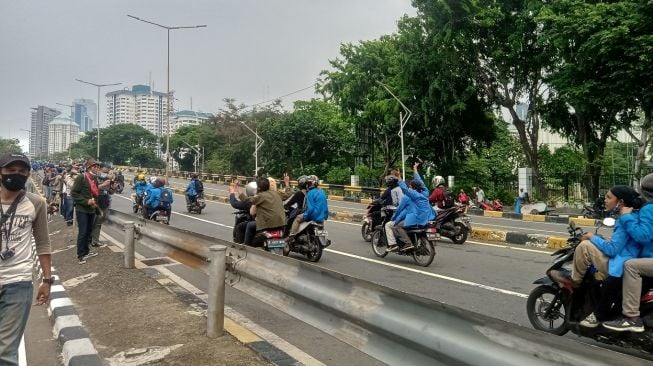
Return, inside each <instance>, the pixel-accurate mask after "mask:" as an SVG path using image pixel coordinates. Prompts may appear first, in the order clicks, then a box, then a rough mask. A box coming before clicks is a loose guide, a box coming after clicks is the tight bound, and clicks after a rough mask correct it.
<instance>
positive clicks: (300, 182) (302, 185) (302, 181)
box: [297, 175, 308, 189]
mask: <svg viewBox="0 0 653 366" xmlns="http://www.w3.org/2000/svg"><path fill="white" fill-rule="evenodd" d="M297 186H299V189H307V188H308V177H307V176H305V175H302V176H301V177H299V178H297Z"/></svg>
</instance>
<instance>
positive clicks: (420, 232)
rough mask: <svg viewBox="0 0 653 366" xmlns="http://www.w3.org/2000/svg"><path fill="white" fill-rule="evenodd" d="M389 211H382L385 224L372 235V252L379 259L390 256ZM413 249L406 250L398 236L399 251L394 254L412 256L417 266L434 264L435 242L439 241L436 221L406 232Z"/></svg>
mask: <svg viewBox="0 0 653 366" xmlns="http://www.w3.org/2000/svg"><path fill="white" fill-rule="evenodd" d="M387 211H388V210H386V209H384V210H382V217H383V223H382V224H381V225H378V226H376V227H375V228H374V233H373V234H372V251H373V252H374V255H376V256H377V257H379V258H384V257H385V256H387V255H388V253H390V252H388V239H387V236H386V232H385V223H386V222H387V221H388V220H389V218H390V217H391V216H389V215H388V212H387ZM406 232H407V234H408V236H409V237H410V241H411V243H412V245H413V248H411V249H406V250H404V249H403V248H404V247H405V246H406V243H404V242H403V240H402V239H401V237H400V236H398V235H397V245H398V246H399V249H398V250H396V251H394V252H392V253H395V254H399V255H406V256H412V257H413V260H414V261H415V263H417V265H419V266H422V267H428V266H430V265H431V263H433V259H434V258H435V245H436V244H435V242H436V239H437V230H436V223H435V221H429V222H428V223H427V224H426V226H422V227H416V228H413V229H408V230H406Z"/></svg>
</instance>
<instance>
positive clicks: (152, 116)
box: [106, 85, 172, 136]
mask: <svg viewBox="0 0 653 366" xmlns="http://www.w3.org/2000/svg"><path fill="white" fill-rule="evenodd" d="M106 97H107V125H115V124H118V123H133V124H136V125H139V126H141V127H143V128H145V129H146V130H148V131H150V132H152V133H153V134H155V135H157V136H164V135H165V133H166V125H167V120H166V116H167V113H168V106H167V100H168V98H167V97H166V93H161V92H156V91H152V89H151V88H150V87H149V86H147V85H134V86H133V87H132V89H131V90H128V89H125V90H118V91H114V92H109V93H107V94H106ZM171 107H172V106H171ZM170 124H171V125H172V118H171V120H170ZM171 130H172V128H171Z"/></svg>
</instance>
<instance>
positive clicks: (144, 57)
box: [0, 0, 415, 145]
mask: <svg viewBox="0 0 653 366" xmlns="http://www.w3.org/2000/svg"><path fill="white" fill-rule="evenodd" d="M127 14H131V15H135V16H137V17H140V18H143V19H147V20H151V21H154V22H157V23H160V24H164V25H169V26H187V25H197V24H206V25H207V27H206V28H200V29H189V30H175V31H172V32H171V37H170V41H171V56H170V63H171V77H170V79H171V81H170V83H171V89H173V90H175V97H176V98H178V99H179V100H178V101H175V104H176V105H175V108H178V109H188V108H190V104H191V98H192V103H193V109H195V110H201V111H205V112H214V111H216V110H218V109H219V108H220V107H221V106H222V105H223V103H222V99H223V98H226V97H232V98H236V99H237V100H238V101H239V102H242V103H245V104H248V105H249V104H254V103H259V102H262V101H265V100H268V99H272V98H275V97H279V96H282V95H285V94H288V93H291V92H293V91H296V90H299V89H303V88H305V87H308V86H310V85H312V84H313V83H314V82H315V80H316V78H317V77H318V74H319V72H320V71H321V70H323V69H325V68H328V60H329V59H333V58H335V57H337V56H338V54H339V52H338V50H339V46H340V44H341V43H346V42H357V41H359V40H366V39H372V38H376V37H378V36H380V35H382V34H387V33H391V32H394V31H395V30H396V25H397V20H398V19H399V18H400V17H401V16H402V15H404V14H411V15H412V14H415V10H414V9H413V8H412V7H411V5H410V0H231V1H227V0H156V1H155V0H148V1H145V0H142V1H134V0H113V1H88V0H58V1H51V0H38V1H36V0H24V1H10V0H0V95H1V96H2V98H1V99H0V100H1V101H2V104H1V105H0V107H1V108H0V136H2V137H4V138H8V137H11V138H19V139H20V140H21V142H24V144H25V145H26V141H27V132H24V131H20V129H29V128H30V108H31V107H36V106H37V105H40V104H43V105H47V106H51V107H59V106H57V105H56V104H55V103H57V102H59V103H64V104H71V102H72V100H73V99H75V98H89V99H93V100H95V99H97V89H96V88H94V87H92V86H88V85H84V84H81V83H78V82H76V81H75V78H79V79H83V80H88V81H91V82H94V83H98V84H109V83H116V82H121V83H123V85H121V86H120V88H122V87H131V86H132V85H134V84H147V83H148V81H149V80H150V78H151V80H152V82H153V84H154V88H155V90H158V91H163V92H165V88H166V36H167V35H166V31H165V30H164V29H161V28H157V27H155V26H153V25H149V24H146V23H142V22H139V21H136V20H133V19H131V18H129V17H127ZM112 90H115V89H112ZM106 91H110V90H106ZM103 94H104V92H103ZM312 95H313V93H312V89H308V90H305V91H303V92H299V93H296V94H293V95H291V96H288V97H286V98H284V102H285V104H290V102H292V101H293V100H297V99H307V98H310V97H311V96H312ZM100 104H101V111H100V113H101V117H100V120H101V123H102V124H103V123H104V104H105V100H104V96H102V98H101V102H100ZM60 108H64V109H66V111H65V112H66V113H68V109H67V108H65V107H60Z"/></svg>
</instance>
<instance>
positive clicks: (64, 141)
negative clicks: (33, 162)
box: [48, 115, 79, 154]
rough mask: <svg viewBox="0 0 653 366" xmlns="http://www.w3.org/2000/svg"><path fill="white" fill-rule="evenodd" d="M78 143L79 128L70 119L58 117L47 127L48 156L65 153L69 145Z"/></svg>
mask: <svg viewBox="0 0 653 366" xmlns="http://www.w3.org/2000/svg"><path fill="white" fill-rule="evenodd" d="M77 141H79V126H77V123H75V122H74V121H73V120H72V118H70V117H68V116H63V115H59V116H57V117H55V118H54V119H53V120H52V121H51V122H50V124H49V126H48V154H54V153H59V152H62V151H67V150H68V146H70V144H71V143H75V142H77Z"/></svg>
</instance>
